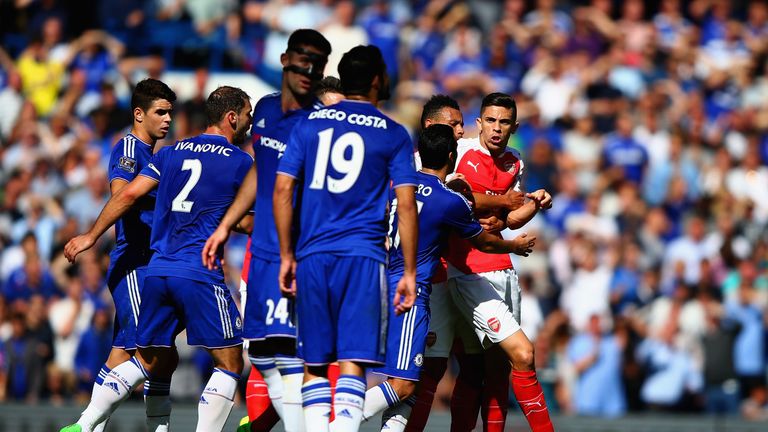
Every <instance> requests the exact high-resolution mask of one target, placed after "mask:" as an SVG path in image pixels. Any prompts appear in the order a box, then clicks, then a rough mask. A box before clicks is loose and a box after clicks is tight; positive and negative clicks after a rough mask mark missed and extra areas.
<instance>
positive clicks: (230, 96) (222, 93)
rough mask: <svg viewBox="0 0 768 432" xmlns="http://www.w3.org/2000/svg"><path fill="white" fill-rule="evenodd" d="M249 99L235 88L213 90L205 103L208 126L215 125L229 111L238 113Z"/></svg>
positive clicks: (222, 87) (226, 87) (227, 87)
mask: <svg viewBox="0 0 768 432" xmlns="http://www.w3.org/2000/svg"><path fill="white" fill-rule="evenodd" d="M250 100H251V98H250V97H249V96H248V94H247V93H246V92H244V91H243V90H242V89H239V88H237V87H230V86H221V87H219V88H217V89H216V90H214V91H213V92H212V93H211V94H210V95H209V96H208V100H207V101H206V102H205V114H206V116H207V117H208V126H212V125H215V124H216V123H218V122H219V121H221V119H223V118H224V115H225V114H226V113H228V112H230V111H234V112H236V113H240V111H241V110H242V109H243V108H244V107H245V104H246V103H248V102H249V101H250Z"/></svg>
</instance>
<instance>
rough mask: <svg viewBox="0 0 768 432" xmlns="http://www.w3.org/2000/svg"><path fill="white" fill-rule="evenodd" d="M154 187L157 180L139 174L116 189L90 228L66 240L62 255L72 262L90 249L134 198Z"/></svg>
mask: <svg viewBox="0 0 768 432" xmlns="http://www.w3.org/2000/svg"><path fill="white" fill-rule="evenodd" d="M155 187H157V182H156V181H155V180H154V179H151V178H149V177H145V176H141V175H140V176H138V177H136V178H135V179H133V180H132V181H131V182H130V183H128V184H127V185H125V187H123V188H121V189H120V190H119V191H117V193H116V194H114V195H113V196H112V198H110V199H109V201H107V204H106V205H105V206H104V208H103V209H102V210H101V213H100V214H99V217H98V218H97V219H96V222H94V223H93V226H92V227H91V229H90V230H89V231H88V232H87V233H85V234H83V235H80V236H77V237H75V238H73V239H72V240H70V241H69V242H67V244H66V246H64V256H65V257H67V259H68V260H69V262H74V261H75V258H76V257H77V255H78V254H79V253H80V252H83V251H85V250H88V249H90V248H91V247H92V246H93V244H94V243H96V240H98V239H99V237H101V236H102V235H103V234H104V232H105V231H106V230H107V229H109V227H111V226H112V225H113V224H114V223H115V222H117V220H118V219H120V216H122V215H123V214H125V212H126V211H128V209H130V208H131V207H132V206H133V204H134V203H135V202H136V200H138V199H139V198H141V197H143V196H144V195H146V194H148V193H149V192H150V191H151V190H152V189H154V188H155Z"/></svg>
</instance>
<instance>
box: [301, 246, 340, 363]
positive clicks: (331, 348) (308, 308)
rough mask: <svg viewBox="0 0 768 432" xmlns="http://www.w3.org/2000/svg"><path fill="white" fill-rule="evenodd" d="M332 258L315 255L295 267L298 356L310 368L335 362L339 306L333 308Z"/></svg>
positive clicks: (303, 259) (302, 260)
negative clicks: (329, 276) (331, 292)
mask: <svg viewBox="0 0 768 432" xmlns="http://www.w3.org/2000/svg"><path fill="white" fill-rule="evenodd" d="M332 263H333V257H331V256H330V255H325V254H313V255H310V256H307V257H304V258H302V259H301V260H300V261H298V262H297V264H296V320H297V336H298V340H297V355H298V356H299V357H300V358H302V359H304V362H305V363H306V364H307V365H309V366H324V365H327V364H328V363H331V362H333V361H336V320H337V319H338V309H337V306H335V305H334V306H333V307H331V305H332V303H331V296H330V290H329V286H330V285H329V280H328V274H329V266H330V265H331V264H332Z"/></svg>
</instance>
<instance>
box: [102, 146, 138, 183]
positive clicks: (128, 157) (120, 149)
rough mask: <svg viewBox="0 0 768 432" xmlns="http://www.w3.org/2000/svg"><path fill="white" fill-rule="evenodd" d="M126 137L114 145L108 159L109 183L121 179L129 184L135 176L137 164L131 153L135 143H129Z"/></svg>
mask: <svg viewBox="0 0 768 432" xmlns="http://www.w3.org/2000/svg"><path fill="white" fill-rule="evenodd" d="M127 138H128V137H124V138H122V139H121V140H120V141H118V142H117V143H116V144H115V147H114V148H113V149H112V154H111V155H110V157H109V182H110V183H112V181H113V180H117V179H121V180H125V181H127V182H130V181H131V180H133V179H134V178H136V176H137V175H139V171H138V163H137V161H136V155H135V154H134V153H133V150H135V146H136V143H135V141H134V142H131V140H130V139H127Z"/></svg>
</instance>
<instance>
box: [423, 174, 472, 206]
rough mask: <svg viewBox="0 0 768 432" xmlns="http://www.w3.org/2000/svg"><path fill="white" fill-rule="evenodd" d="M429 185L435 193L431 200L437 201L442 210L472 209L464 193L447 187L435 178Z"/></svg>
mask: <svg viewBox="0 0 768 432" xmlns="http://www.w3.org/2000/svg"><path fill="white" fill-rule="evenodd" d="M430 187H432V188H433V193H434V194H435V197H434V199H433V201H435V202H439V203H440V204H441V205H442V207H443V209H444V212H446V213H447V211H449V210H459V211H472V204H471V203H470V202H469V201H468V200H467V199H466V198H465V197H464V195H462V194H460V193H459V192H456V191H455V190H453V189H451V188H449V187H448V186H447V185H446V184H445V183H443V182H441V181H439V180H436V181H434V182H430Z"/></svg>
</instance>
